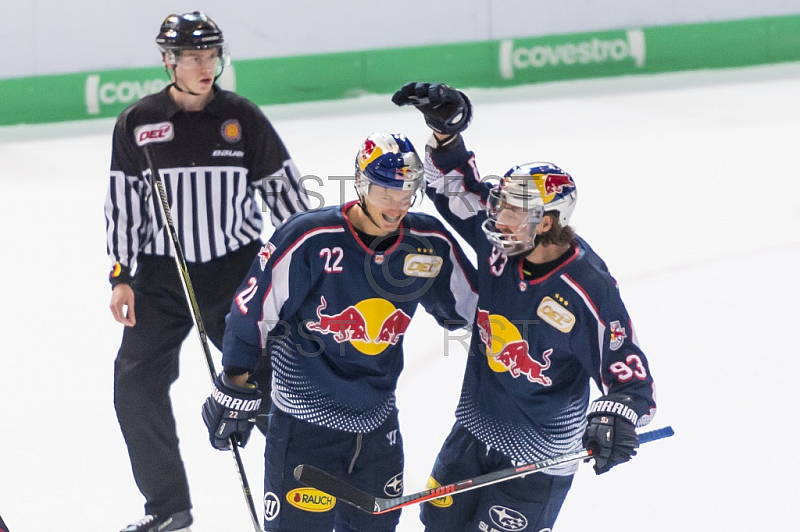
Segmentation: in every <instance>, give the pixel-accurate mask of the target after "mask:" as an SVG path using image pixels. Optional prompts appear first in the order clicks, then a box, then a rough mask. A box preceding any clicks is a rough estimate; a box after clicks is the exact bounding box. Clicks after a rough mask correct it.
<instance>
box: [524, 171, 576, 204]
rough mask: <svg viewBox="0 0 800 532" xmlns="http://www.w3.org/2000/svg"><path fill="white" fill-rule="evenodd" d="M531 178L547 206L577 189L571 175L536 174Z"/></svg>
mask: <svg viewBox="0 0 800 532" xmlns="http://www.w3.org/2000/svg"><path fill="white" fill-rule="evenodd" d="M531 177H532V178H533V181H534V183H536V186H537V188H538V189H539V192H540V193H541V194H542V201H544V203H545V205H547V204H548V203H550V202H551V201H553V200H555V199H556V198H559V197H561V196H562V195H564V194H568V193H569V192H570V191H571V190H574V189H575V181H573V180H572V176H571V175H569V174H558V173H547V174H534V175H532V176H531Z"/></svg>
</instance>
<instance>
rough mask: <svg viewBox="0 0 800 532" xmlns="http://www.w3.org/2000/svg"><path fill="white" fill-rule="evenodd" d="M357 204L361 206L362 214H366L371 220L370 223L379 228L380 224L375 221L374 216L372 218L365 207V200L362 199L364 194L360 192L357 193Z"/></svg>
mask: <svg viewBox="0 0 800 532" xmlns="http://www.w3.org/2000/svg"><path fill="white" fill-rule="evenodd" d="M358 206H359V207H361V212H363V213H364V214H366V215H367V218H369V221H370V222H372V224H373V225H374V226H375V227H377V228H378V229H380V228H381V226H380V224H379V223H378V222H376V221H375V218H373V217H372V214H370V212H369V210H368V209H367V201H366V200H365V199H364V196H362V195H361V194H359V195H358Z"/></svg>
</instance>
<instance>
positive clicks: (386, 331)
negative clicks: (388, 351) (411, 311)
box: [375, 309, 411, 345]
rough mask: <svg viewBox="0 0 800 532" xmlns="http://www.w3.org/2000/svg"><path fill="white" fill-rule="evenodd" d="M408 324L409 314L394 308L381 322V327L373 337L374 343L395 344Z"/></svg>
mask: <svg viewBox="0 0 800 532" xmlns="http://www.w3.org/2000/svg"><path fill="white" fill-rule="evenodd" d="M410 324H411V316H409V315H408V314H406V313H405V312H403V311H402V310H400V309H397V310H395V311H394V312H392V313H391V314H389V317H388V318H386V319H385V320H383V323H381V328H380V331H379V332H378V337H377V338H375V343H376V344H380V343H385V344H392V345H397V342H398V341H400V336H402V335H403V334H404V333H405V332H406V329H408V326H409V325H410Z"/></svg>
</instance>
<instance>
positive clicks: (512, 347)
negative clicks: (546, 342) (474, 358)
mask: <svg viewBox="0 0 800 532" xmlns="http://www.w3.org/2000/svg"><path fill="white" fill-rule="evenodd" d="M475 323H476V326H477V327H478V333H479V334H480V338H481V341H482V342H483V343H484V345H485V346H486V359H487V362H488V364H489V367H490V368H491V369H492V370H493V371H496V372H498V373H503V372H508V373H509V375H511V376H512V377H513V378H515V379H517V378H519V377H521V376H523V375H524V376H525V377H526V378H527V379H528V381H530V382H532V383H537V384H541V385H542V386H550V385H551V384H553V381H552V379H550V377H548V376H547V375H545V374H544V372H545V371H546V370H548V369H550V355H552V354H553V350H552V349H547V350H546V351H544V352H543V353H542V356H541V358H542V361H541V362H540V361H539V360H538V357H534V356H533V355H532V354H531V352H530V347H529V345H528V342H527V341H526V340H524V339H523V338H522V335H521V334H520V332H519V329H517V327H516V326H514V324H513V323H511V322H510V321H509V320H508V319H507V318H506V317H505V316H501V315H500V314H490V313H489V311H488V310H483V309H478V312H477V315H476V319H475Z"/></svg>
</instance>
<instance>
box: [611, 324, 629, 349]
mask: <svg viewBox="0 0 800 532" xmlns="http://www.w3.org/2000/svg"><path fill="white" fill-rule="evenodd" d="M627 337H628V335H627V334H625V327H623V326H622V325H620V323H619V322H618V321H612V322H611V346H610V347H611V350H612V351H616V350H617V349H619V348H620V347H622V342H624V341H625V338H627Z"/></svg>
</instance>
